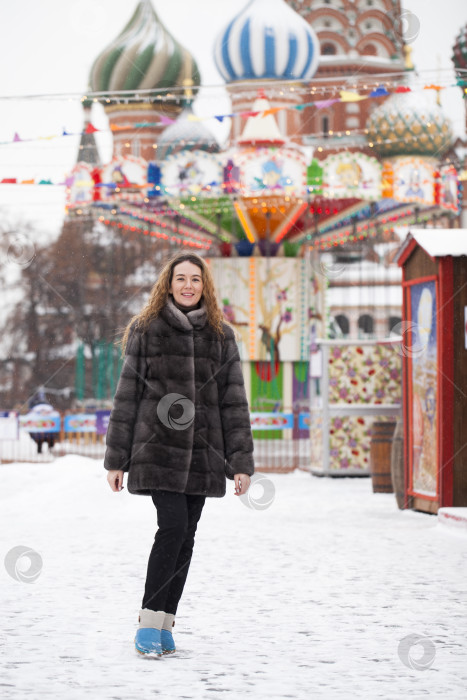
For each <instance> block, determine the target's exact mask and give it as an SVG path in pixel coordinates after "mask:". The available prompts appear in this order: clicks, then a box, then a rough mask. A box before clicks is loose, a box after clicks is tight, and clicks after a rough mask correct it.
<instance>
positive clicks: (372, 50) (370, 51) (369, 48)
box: [362, 44, 378, 56]
mask: <svg viewBox="0 0 467 700" xmlns="http://www.w3.org/2000/svg"><path fill="white" fill-rule="evenodd" d="M362 54H363V55H364V56H377V55H378V51H377V50H376V46H375V45H374V44H367V45H366V46H365V47H364V48H363V51H362Z"/></svg>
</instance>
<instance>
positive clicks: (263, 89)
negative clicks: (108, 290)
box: [67, 0, 461, 473]
mask: <svg viewBox="0 0 467 700" xmlns="http://www.w3.org/2000/svg"><path fill="white" fill-rule="evenodd" d="M273 4H274V7H272V5H273ZM273 10H274V11H273ZM214 58H215V61H216V63H217V66H218V68H219V70H220V72H221V74H222V76H223V77H224V78H225V80H226V83H227V89H228V91H229V94H230V95H231V97H232V107H233V111H232V113H230V114H220V115H212V117H213V118H216V119H217V120H218V121H222V120H223V119H225V118H230V119H231V121H232V125H233V126H232V134H231V139H230V142H229V144H228V145H227V147H225V148H222V149H221V148H220V147H219V145H218V144H217V142H216V139H215V138H214V137H213V135H212V134H211V133H210V132H209V130H208V128H207V126H206V125H205V124H204V123H203V122H204V121H207V119H205V118H200V117H198V116H197V115H196V112H195V110H194V106H195V105H196V96H197V91H198V89H199V85H200V76H199V71H198V69H197V66H196V63H195V61H194V59H193V58H192V57H191V56H190V54H189V53H188V52H187V51H186V50H185V49H183V47H181V46H180V45H179V44H178V43H177V42H176V41H175V40H174V39H173V37H171V35H170V34H169V32H168V30H167V29H166V28H165V27H164V25H163V24H162V22H161V21H160V19H159V18H158V16H157V15H156V13H155V11H154V9H153V7H152V5H151V3H150V2H149V0H143V1H142V2H140V3H139V5H138V7H137V9H136V11H135V13H134V15H133V17H132V19H131V21H130V22H129V23H128V25H127V26H126V27H125V30H124V31H123V32H122V34H120V35H119V37H117V39H115V41H114V42H112V44H111V45H110V46H109V47H107V48H106V49H105V50H104V51H103V52H102V54H101V55H100V56H99V57H98V58H97V59H96V61H95V63H94V65H93V68H92V70H91V77H90V91H91V92H92V95H93V96H94V99H96V98H97V99H98V101H99V102H101V104H102V105H103V106H104V109H105V111H106V113H107V115H108V118H109V123H110V129H111V130H112V132H113V136H114V152H113V157H112V159H111V161H110V162H109V163H106V164H104V165H102V166H98V165H96V163H92V162H86V161H85V160H80V161H79V162H78V163H77V165H76V167H75V168H74V170H73V172H72V173H71V174H70V176H69V178H68V181H67V183H68V190H67V193H68V203H67V207H68V217H69V218H73V217H78V216H82V215H83V214H86V215H88V216H92V217H93V218H94V219H95V221H96V225H98V226H100V227H101V229H102V231H107V233H108V232H111V235H114V236H125V235H126V233H127V232H132V233H139V234H140V235H141V236H142V237H145V238H147V239H148V240H149V241H150V242H151V244H153V248H154V251H156V250H161V249H163V250H164V251H165V252H166V253H169V252H171V251H172V250H173V249H174V248H176V247H182V248H185V249H192V250H194V251H196V252H197V253H199V254H201V255H203V256H205V258H206V262H207V263H208V264H209V265H210V268H211V270H212V272H213V275H214V279H215V281H216V286H217V290H218V295H219V300H220V302H221V303H222V306H223V309H224V313H225V317H226V319H227V320H228V321H229V322H230V323H231V324H232V325H233V326H234V327H235V328H236V330H237V331H238V339H239V350H240V354H241V357H242V360H243V369H244V376H245V382H246V386H247V392H248V398H249V401H250V407H251V411H252V426H253V428H254V437H255V438H258V439H259V438H261V439H262V440H265V441H271V443H272V442H274V443H275V444H276V445H279V447H277V450H276V452H275V453H274V454H275V455H276V457H277V461H276V463H275V464H279V463H280V464H282V465H284V464H285V465H286V468H294V467H295V466H297V459H298V457H297V458H296V459H295V457H294V460H293V461H292V460H289V461H288V462H287V460H284V454H285V452H281V449H280V445H281V444H285V443H286V442H287V441H289V442H290V441H291V440H290V439H291V438H293V442H294V443H295V442H297V441H298V440H299V438H304V441H303V443H304V444H306V445H307V446H308V445H309V440H308V437H309V435H310V430H311V433H312V438H313V439H312V442H314V443H315V445H319V446H320V447H319V449H318V451H317V452H316V454H314V455H312V460H313V461H314V462H315V463H316V465H317V467H316V468H317V470H318V471H319V469H320V468H319V467H318V465H319V464H321V465H322V463H323V450H327V458H326V460H325V464H326V467H325V471H326V472H332V471H333V470H334V471H335V472H336V473H337V472H341V471H345V470H348V469H349V465H351V464H352V465H353V471H354V472H356V473H365V472H367V470H368V457H369V435H370V430H369V423H368V420H366V419H364V418H361V417H360V416H359V415H358V414H357V413H355V415H352V416H348V415H346V416H342V417H341V416H338V415H337V413H336V412H334V414H332V415H331V413H332V411H331V413H328V414H327V417H326V419H325V423H323V417H322V405H323V399H322V397H323V383H324V377H325V382H326V387H327V390H328V391H329V396H330V401H331V402H332V401H336V402H337V403H339V402H340V403H342V402H346V403H365V402H366V403H371V404H378V403H380V404H387V403H394V404H397V403H398V402H399V401H400V363H399V360H400V356H399V355H398V354H397V353H394V351H393V350H394V348H393V347H392V346H390V345H388V344H386V345H378V344H375V343H373V344H372V345H371V344H368V345H365V342H369V341H370V340H371V341H374V340H375V339H376V340H378V339H382V338H387V337H388V336H389V335H390V332H391V330H393V329H394V328H395V327H396V326H397V323H398V321H400V315H401V314H400V308H401V300H402V293H401V288H400V270H399V268H398V267H397V265H395V264H394V263H393V257H394V255H395V252H396V250H397V248H398V246H399V243H400V239H399V238H398V236H397V235H396V233H395V232H394V228H395V227H396V226H397V225H400V224H419V225H420V224H423V223H424V222H426V221H430V222H433V221H435V220H436V219H438V218H439V219H441V218H442V217H444V218H445V217H449V216H456V215H457V213H458V208H459V196H460V193H461V187H460V185H459V180H458V164H457V163H456V162H455V160H453V159H452V157H451V156H452V153H451V152H450V146H451V144H452V141H453V135H452V130H451V126H450V124H449V121H448V120H447V118H446V117H445V116H444V115H443V113H442V110H441V107H440V106H439V104H437V103H436V100H435V95H436V96H438V95H439V91H438V92H435V91H433V90H432V91H431V92H429V91H426V92H425V93H424V94H423V95H421V94H420V90H415V89H412V88H411V87H410V84H409V82H408V80H407V78H406V77H404V76H401V75H400V74H398V75H399V77H398V78H397V79H394V78H391V81H390V82H387V84H384V82H381V78H380V77H379V74H378V77H376V78H372V79H371V80H369V79H368V80H367V81H366V84H365V86H364V87H363V84H359V85H358V88H357V90H353V91H350V90H348V89H344V88H343V87H342V78H339V74H338V73H339V72H338V71H336V73H335V75H334V77H333V76H332V75H331V78H332V77H333V80H334V84H335V86H337V87H334V88H332V86H331V83H330V82H329V80H330V78H329V75H328V78H327V83H326V86H325V88H323V92H322V95H323V96H324V99H319V100H318V99H316V97H318V96H319V95H316V94H315V91H316V89H317V88H316V86H315V87H314V83H313V82H312V79H313V76H314V75H315V73H316V70H317V68H318V65H322V63H319V61H320V42H319V40H318V37H317V33H315V31H314V30H313V28H312V27H311V25H310V24H309V23H308V22H307V21H306V20H305V19H304V18H303V17H302V16H300V15H299V14H298V13H296V12H295V11H294V10H293V9H292V8H291V7H290V6H289V5H287V3H286V2H285V1H284V0H253V2H251V3H249V4H248V5H247V7H246V8H244V9H243V10H242V11H241V12H240V13H239V14H238V15H237V16H236V17H235V18H234V19H233V20H232V22H230V23H229V24H228V26H227V27H226V29H225V30H224V31H223V32H221V34H220V35H219V37H218V38H217V40H216V42H215V46H214ZM323 58H327V57H326V56H325V57H323ZM332 58H335V57H334V56H333V57H332ZM388 61H389V59H388ZM367 77H368V76H367ZM303 86H306V94H305V91H304V90H303ZM318 86H319V83H318ZM330 86H331V87H330ZM330 90H331V92H330ZM326 91H327V92H326ZM331 94H332V97H330V96H329V95H331ZM422 98H423V99H422ZM430 98H433V99H430ZM362 100H366V101H374V102H373V104H374V106H375V108H374V109H372V110H371V113H370V115H369V117H368V120H367V123H366V127H365V130H364V134H363V135H362V134H361V133H360V134H359V135H358V138H357V139H356V140H355V142H354V143H353V142H352V141H351V131H350V130H345V129H344V130H342V132H337V131H336V132H335V133H333V131H329V130H328V131H327V132H325V133H312V134H311V137H312V139H314V142H313V143H314V144H315V146H316V147H310V145H307V144H309V143H311V141H310V140H308V141H307V139H306V138H305V137H304V135H303V130H302V132H300V131H299V130H297V129H296V125H297V123H300V117H301V116H302V115H304V114H306V113H307V110H308V111H309V110H314V112H318V113H319V111H320V110H325V111H328V110H329V109H330V108H331V107H332V106H333V104H335V103H338V106H341V107H342V106H345V105H348V104H357V103H358V102H360V101H362ZM85 107H86V108H87V109H88V108H89V102H87V101H86V102H85ZM87 115H88V116H87V122H86V129H85V131H86V133H87V134H92V132H93V130H94V131H95V129H94V127H93V126H92V122H91V121H90V116H89V112H88V113H87ZM297 120H298V121H297ZM318 143H319V144H321V145H319V146H318V145H317V144H318ZM148 251H149V252H148V260H149V261H151V260H154V259H155V258H154V256H153V254H152V253H151V250H150V248H148ZM396 332H397V328H396ZM332 334H334V335H335V336H336V335H337V336H339V337H340V338H341V341H342V343H341V346H339V345H338V344H337V345H336V346H335V347H331V346H328V347H327V348H326V349H323V347H318V344H317V340H318V339H320V338H321V339H326V338H328V337H329V336H330V335H332ZM352 339H353V340H355V343H354V344H351V345H349V342H348V341H350V340H352ZM337 341H338V339H337ZM337 341H336V342H337ZM359 341H361V343H360V344H359ZM362 343H363V345H362ZM362 348H363V349H362ZM318 350H319V351H320V353H321V354H319V353H318V352H317V351H318ZM323 352H324V355H325V357H326V366H325V367H324V369H323ZM346 353H349V355H348V357H347V355H346ZM378 363H379V364H378ZM375 368H384V369H385V371H384V372H381V371H375V372H371V370H372V369H375ZM386 370H387V371H386ZM323 373H324V374H323ZM374 374H376V377H375V379H374V380H372V379H371V377H372V376H373V375H374ZM310 388H311V391H310ZM313 392H314V393H313ZM365 393H366V396H365ZM310 395H311V401H312V405H311V411H310ZM325 396H326V399H325V401H327V394H325ZM355 410H356V411H358V408H357V409H355ZM324 433H325V434H324ZM352 436H353V437H352ZM352 441H354V442H352ZM304 449H305V452H304V454H303V460H304V464H305V465H306V466H307V468H308V467H309V461H310V456H309V454H308V447H306V448H304ZM271 454H272V453H270V456H269V457H268V460H269V462H268V464H266V463H264V464H259V466H258V468H259V469H260V470H261V469H264V468H267V467H268V466H271V459H272V458H271ZM289 456H290V455H289ZM266 461H267V460H266ZM272 466H274V463H273V464H272Z"/></svg>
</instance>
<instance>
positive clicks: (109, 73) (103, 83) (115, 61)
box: [89, 0, 201, 92]
mask: <svg viewBox="0 0 467 700" xmlns="http://www.w3.org/2000/svg"><path fill="white" fill-rule="evenodd" d="M89 81H90V87H91V89H92V91H93V92H105V91H106V90H109V91H110V90H135V91H136V90H144V89H157V88H173V87H177V86H184V85H185V86H186V85H196V86H197V85H199V84H200V82H201V79H200V74H199V70H198V66H197V65H196V62H195V60H194V59H193V57H192V55H191V54H190V53H189V52H188V51H187V50H186V49H184V48H183V46H181V45H180V44H179V43H178V42H177V41H176V40H175V39H174V38H173V36H172V35H171V34H170V32H169V31H168V30H167V29H166V28H165V26H164V25H163V23H162V22H161V20H160V19H159V17H158V16H157V14H156V12H155V11H154V8H153V6H152V4H151V0H142V1H141V2H140V3H139V4H138V6H137V7H136V10H135V12H134V14H133V16H132V18H131V19H130V21H129V22H128V24H127V25H126V27H125V28H124V29H123V31H122V32H121V33H120V34H119V35H118V36H117V38H116V39H114V40H113V41H112V42H111V43H110V44H109V45H108V46H107V48H105V49H104V50H103V51H102V53H101V54H100V55H99V56H98V57H97V58H96V60H95V61H94V64H93V66H92V68H91V73H90V78H89Z"/></svg>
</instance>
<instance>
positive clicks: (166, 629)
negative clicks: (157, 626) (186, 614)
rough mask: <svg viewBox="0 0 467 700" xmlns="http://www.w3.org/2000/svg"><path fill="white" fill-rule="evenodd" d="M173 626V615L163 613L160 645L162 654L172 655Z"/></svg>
mask: <svg viewBox="0 0 467 700" xmlns="http://www.w3.org/2000/svg"><path fill="white" fill-rule="evenodd" d="M174 625H175V615H172V614H171V613H165V617H164V622H163V624H162V629H161V644H162V653H163V654H173V653H174V651H175V642H174V638H173V637H172V627H173V626H174Z"/></svg>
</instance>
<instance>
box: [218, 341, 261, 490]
mask: <svg viewBox="0 0 467 700" xmlns="http://www.w3.org/2000/svg"><path fill="white" fill-rule="evenodd" d="M218 383H219V387H220V389H219V410H220V415H221V423H222V433H223V437H224V445H225V460H226V461H225V475H226V477H227V478H228V479H233V478H234V475H235V474H248V475H249V476H252V475H253V474H254V471H255V467H254V460H253V437H252V433H251V423H250V411H249V407H248V399H247V396H246V391H245V384H244V381H243V373H242V366H241V362H240V355H239V352H238V346H237V342H236V340H235V337H234V334H233V331H232V330H231V331H230V333H228V334H227V335H226V338H225V341H224V343H223V352H222V363H221V370H220V372H219V382H218Z"/></svg>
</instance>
